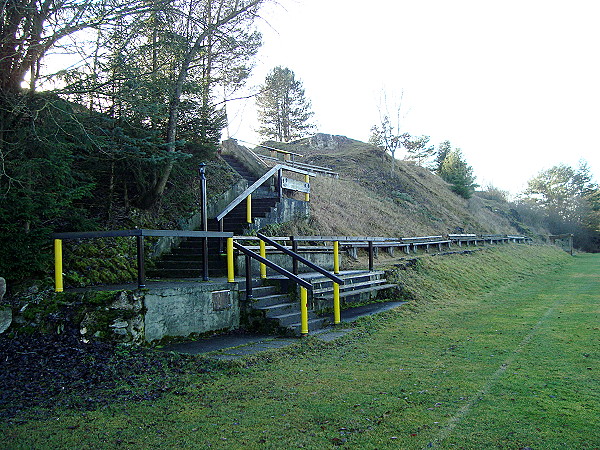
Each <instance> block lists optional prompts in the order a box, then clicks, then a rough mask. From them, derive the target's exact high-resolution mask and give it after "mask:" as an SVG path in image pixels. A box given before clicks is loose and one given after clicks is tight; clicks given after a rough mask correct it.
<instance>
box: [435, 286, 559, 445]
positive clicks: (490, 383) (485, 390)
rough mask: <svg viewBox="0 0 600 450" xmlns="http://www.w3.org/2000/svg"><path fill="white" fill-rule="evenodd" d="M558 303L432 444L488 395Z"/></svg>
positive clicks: (555, 303) (448, 433)
mask: <svg viewBox="0 0 600 450" xmlns="http://www.w3.org/2000/svg"><path fill="white" fill-rule="evenodd" d="M560 301H561V298H559V299H557V300H556V302H554V304H553V305H552V306H551V307H550V308H548V310H547V311H546V312H545V313H544V314H543V315H542V317H541V318H540V320H538V322H537V323H536V324H535V326H534V327H533V328H532V329H531V332H530V333H529V334H528V335H527V336H525V337H524V338H523V340H522V341H521V342H519V345H517V347H516V348H515V349H514V350H513V352H512V353H511V354H510V356H509V357H508V358H507V359H506V360H504V362H503V363H502V364H501V365H500V367H499V368H498V370H496V371H495V372H494V374H493V375H492V376H491V377H490V378H489V379H488V381H487V383H485V385H484V386H483V388H481V389H480V390H479V391H478V392H477V393H475V395H473V396H472V400H471V401H470V402H468V403H467V404H466V405H465V406H463V407H462V408H460V409H459V410H458V412H457V413H456V414H455V415H454V416H453V417H452V418H451V419H450V420H449V421H448V425H446V426H445V427H444V428H443V429H442V430H441V431H440V433H439V434H438V436H437V438H435V439H434V440H433V443H434V444H437V445H439V444H441V443H442V442H443V441H444V439H446V438H447V437H448V436H449V435H450V433H452V431H453V430H454V428H456V426H457V425H458V424H459V423H460V422H461V420H462V419H464V418H465V416H466V415H467V414H469V412H470V411H471V409H472V408H473V405H475V403H477V402H478V401H479V400H481V397H483V396H484V395H487V394H488V393H489V391H490V389H491V388H492V386H494V384H496V382H497V381H498V379H499V378H500V377H501V376H502V374H503V373H504V372H505V371H506V369H507V368H508V366H509V365H510V364H512V363H513V362H514V360H515V358H516V357H517V355H518V354H519V353H521V352H522V351H523V349H524V348H525V346H526V345H527V344H529V342H530V341H531V339H533V336H535V334H536V333H537V331H538V329H539V328H540V327H541V326H542V324H543V323H544V322H545V321H546V319H547V318H548V316H549V315H550V314H552V313H553V312H554V310H555V309H556V307H557V306H558V304H559V302H560Z"/></svg>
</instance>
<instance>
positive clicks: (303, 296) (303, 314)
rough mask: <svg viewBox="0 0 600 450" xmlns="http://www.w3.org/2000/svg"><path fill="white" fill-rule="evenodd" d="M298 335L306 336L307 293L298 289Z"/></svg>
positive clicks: (302, 288)
mask: <svg viewBox="0 0 600 450" xmlns="http://www.w3.org/2000/svg"><path fill="white" fill-rule="evenodd" d="M300 334H302V335H307V334H308V292H307V290H306V288H305V287H302V286H301V287H300Z"/></svg>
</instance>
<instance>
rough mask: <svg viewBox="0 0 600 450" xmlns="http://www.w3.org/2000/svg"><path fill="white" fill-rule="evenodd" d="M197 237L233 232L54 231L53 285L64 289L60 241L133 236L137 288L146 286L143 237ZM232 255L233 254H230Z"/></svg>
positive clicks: (205, 257) (226, 235)
mask: <svg viewBox="0 0 600 450" xmlns="http://www.w3.org/2000/svg"><path fill="white" fill-rule="evenodd" d="M169 236H174V237H197V238H205V239H209V238H219V239H220V238H231V237H232V236H233V233H228V232H217V231H183V230H145V229H135V230H112V231H80V232H66V233H54V234H53V235H52V237H53V238H54V287H55V291H56V292H62V291H63V290H64V283H63V251H62V241H63V240H67V239H96V238H110V237H135V238H136V243H137V283H138V288H139V289H142V288H144V287H146V264H145V257H144V237H169ZM202 253H203V255H202V261H203V268H204V274H205V275H204V278H205V279H207V278H208V277H207V273H208V252H206V251H203V252H202ZM232 257H233V256H232Z"/></svg>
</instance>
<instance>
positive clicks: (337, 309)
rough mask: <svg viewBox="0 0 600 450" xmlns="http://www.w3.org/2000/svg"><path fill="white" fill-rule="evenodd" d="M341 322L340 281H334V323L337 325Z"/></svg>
mask: <svg viewBox="0 0 600 450" xmlns="http://www.w3.org/2000/svg"><path fill="white" fill-rule="evenodd" d="M340 322H341V313H340V285H339V284H338V283H333V323H334V324H335V325H337V324H339V323H340Z"/></svg>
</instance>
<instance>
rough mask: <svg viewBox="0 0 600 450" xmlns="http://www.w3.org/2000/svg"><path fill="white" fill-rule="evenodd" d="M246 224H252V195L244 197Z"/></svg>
mask: <svg viewBox="0 0 600 450" xmlns="http://www.w3.org/2000/svg"><path fill="white" fill-rule="evenodd" d="M246 222H248V223H252V194H248V197H246Z"/></svg>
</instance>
